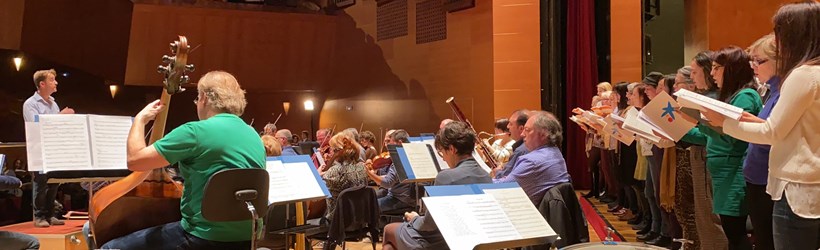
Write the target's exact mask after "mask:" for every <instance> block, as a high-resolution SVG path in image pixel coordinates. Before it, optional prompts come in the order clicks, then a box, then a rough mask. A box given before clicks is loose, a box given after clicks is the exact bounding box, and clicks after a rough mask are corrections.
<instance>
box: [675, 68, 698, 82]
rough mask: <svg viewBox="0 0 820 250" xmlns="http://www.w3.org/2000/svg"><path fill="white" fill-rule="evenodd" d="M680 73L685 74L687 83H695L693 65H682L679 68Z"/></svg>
mask: <svg viewBox="0 0 820 250" xmlns="http://www.w3.org/2000/svg"><path fill="white" fill-rule="evenodd" d="M678 74H681V75H682V76H683V79H684V81H685V82H686V83H695V81H693V80H692V67H691V66H689V65H687V66H683V67H681V68H680V69H678Z"/></svg>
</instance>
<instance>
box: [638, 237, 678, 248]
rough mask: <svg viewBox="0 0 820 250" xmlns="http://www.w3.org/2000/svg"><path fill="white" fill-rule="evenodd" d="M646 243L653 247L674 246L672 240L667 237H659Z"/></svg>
mask: <svg viewBox="0 0 820 250" xmlns="http://www.w3.org/2000/svg"><path fill="white" fill-rule="evenodd" d="M644 243H646V244H649V245H653V246H659V247H666V246H668V245H669V244H672V238H671V237H667V236H661V237H657V238H655V239H652V240H647V241H646V242H644Z"/></svg>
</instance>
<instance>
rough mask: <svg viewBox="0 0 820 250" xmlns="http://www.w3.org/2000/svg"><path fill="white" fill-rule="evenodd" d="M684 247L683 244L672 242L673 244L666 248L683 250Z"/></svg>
mask: <svg viewBox="0 0 820 250" xmlns="http://www.w3.org/2000/svg"><path fill="white" fill-rule="evenodd" d="M682 247H683V243H680V242H672V244H669V246H667V247H666V248H669V249H672V250H679V249H681V248H682Z"/></svg>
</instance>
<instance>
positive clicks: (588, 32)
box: [564, 0, 598, 189]
mask: <svg viewBox="0 0 820 250" xmlns="http://www.w3.org/2000/svg"><path fill="white" fill-rule="evenodd" d="M566 34H567V44H566V48H567V55H566V59H567V64H566V67H567V68H566V69H567V72H566V91H567V92H566V113H565V114H572V109H573V108H575V107H581V108H583V109H589V106H590V102H592V96H593V95H595V93H596V91H595V85H596V84H598V64H597V62H598V59H597V57H598V56H597V54H596V53H595V48H596V47H595V3H594V0H570V1H567V33H566ZM565 129H566V135H567V136H566V138H565V140H564V142H565V143H566V147H567V152H566V156H565V157H566V160H567V168H568V169H567V170H568V171H569V174H570V175H571V176H572V182H573V183H574V184H575V188H576V189H578V188H583V189H588V188H589V187H590V186H591V183H590V177H589V176H590V173H589V171H588V170H587V157H586V152H585V151H584V137H585V133H584V131H583V130H581V129H580V128H578V126H577V125H575V124H574V123H572V122H567V125H566V128H565Z"/></svg>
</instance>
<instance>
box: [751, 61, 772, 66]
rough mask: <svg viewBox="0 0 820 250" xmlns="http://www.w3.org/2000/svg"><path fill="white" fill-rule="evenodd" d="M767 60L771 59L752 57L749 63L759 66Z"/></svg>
mask: <svg viewBox="0 0 820 250" xmlns="http://www.w3.org/2000/svg"><path fill="white" fill-rule="evenodd" d="M767 62H769V59H752V60H751V61H749V65H750V66H752V67H757V66H760V65H763V64H764V63H767Z"/></svg>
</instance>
